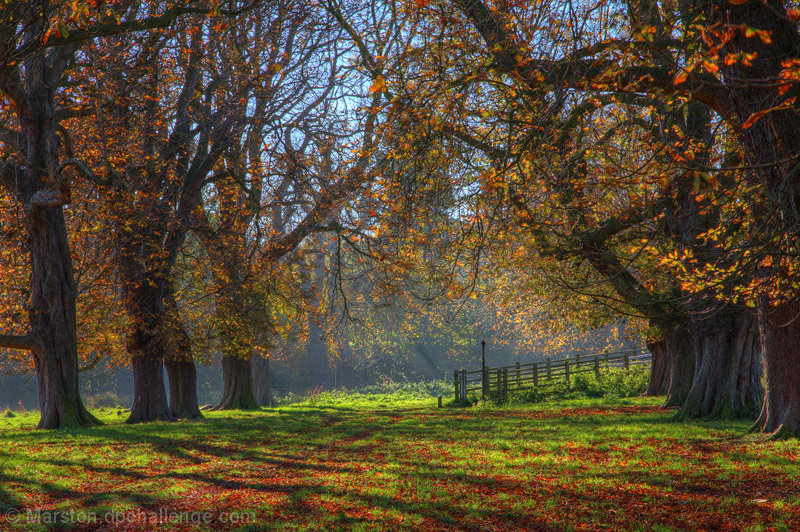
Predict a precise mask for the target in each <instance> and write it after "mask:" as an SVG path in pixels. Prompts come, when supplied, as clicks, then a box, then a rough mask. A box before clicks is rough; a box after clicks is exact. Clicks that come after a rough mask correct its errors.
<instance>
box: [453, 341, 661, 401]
mask: <svg viewBox="0 0 800 532" xmlns="http://www.w3.org/2000/svg"><path fill="white" fill-rule="evenodd" d="M650 361H651V355H650V353H639V352H637V351H636V350H631V349H629V350H626V351H615V352H612V353H596V354H590V355H577V354H573V355H572V356H567V357H564V358H560V359H556V360H551V359H550V358H549V357H548V358H546V359H545V360H544V362H531V363H527V364H521V363H519V362H517V363H516V364H514V365H513V366H500V367H494V368H490V367H484V368H482V369H478V370H465V369H462V370H455V371H454V372H453V385H454V392H455V399H456V401H465V400H467V398H468V397H470V395H473V396H480V397H486V396H491V395H495V396H497V397H499V398H500V399H501V400H506V399H508V393H509V392H512V391H518V390H526V389H531V388H539V387H544V386H550V385H552V384H556V383H559V382H566V384H567V387H568V388H569V386H570V384H571V379H572V378H573V377H574V376H575V375H577V374H580V373H592V372H593V373H594V374H595V375H596V376H597V377H598V378H599V377H600V369H601V368H613V367H624V368H625V369H629V368H630V367H631V366H633V365H637V364H648V363H650ZM475 392H477V393H475Z"/></svg>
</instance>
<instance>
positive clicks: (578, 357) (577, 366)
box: [575, 353, 581, 370]
mask: <svg viewBox="0 0 800 532" xmlns="http://www.w3.org/2000/svg"><path fill="white" fill-rule="evenodd" d="M580 367H581V354H580V353H575V369H576V370H578V369H580Z"/></svg>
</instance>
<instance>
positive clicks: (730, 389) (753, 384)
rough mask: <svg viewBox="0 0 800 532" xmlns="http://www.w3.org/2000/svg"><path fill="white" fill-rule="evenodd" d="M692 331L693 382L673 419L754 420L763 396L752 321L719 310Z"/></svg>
mask: <svg viewBox="0 0 800 532" xmlns="http://www.w3.org/2000/svg"><path fill="white" fill-rule="evenodd" d="M692 332H693V343H694V347H695V359H696V365H695V372H694V380H693V383H692V388H691V390H690V391H689V394H688V395H687V396H686V399H685V400H684V402H683V404H682V405H681V409H680V411H679V412H678V414H677V416H676V419H679V420H683V419H697V418H715V419H741V418H751V419H753V418H755V417H756V415H757V414H758V412H759V410H760V409H761V404H762V400H763V397H764V390H763V388H762V386H761V378H760V374H761V371H760V370H761V361H760V357H759V348H758V345H757V337H758V335H757V330H756V323H755V319H754V318H753V317H752V316H750V315H749V314H746V313H744V312H742V311H737V310H723V311H720V312H719V313H718V314H716V315H715V316H714V317H713V318H709V319H708V320H706V322H703V323H696V324H695V325H694V327H693V331H692Z"/></svg>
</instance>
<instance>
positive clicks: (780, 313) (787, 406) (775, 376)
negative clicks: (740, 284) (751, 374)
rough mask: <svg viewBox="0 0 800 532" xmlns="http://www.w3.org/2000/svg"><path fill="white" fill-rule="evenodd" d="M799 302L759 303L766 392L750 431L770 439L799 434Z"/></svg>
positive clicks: (797, 435)
mask: <svg viewBox="0 0 800 532" xmlns="http://www.w3.org/2000/svg"><path fill="white" fill-rule="evenodd" d="M799 316H800V302H798V301H791V302H789V303H786V304H784V305H781V306H779V307H777V308H767V307H765V306H764V307H762V310H761V313H760V316H759V330H760V334H761V345H762V350H763V354H764V375H765V377H766V392H765V397H764V405H763V407H762V409H761V414H760V415H759V416H758V419H757V420H756V422H755V424H754V425H753V428H752V430H753V431H762V432H765V433H771V437H772V438H774V439H779V438H790V437H791V438H797V437H800V347H798V346H800V317H799Z"/></svg>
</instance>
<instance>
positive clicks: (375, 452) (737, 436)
mask: <svg viewBox="0 0 800 532" xmlns="http://www.w3.org/2000/svg"><path fill="white" fill-rule="evenodd" d="M435 403H436V400H435V399H434V398H429V399H402V398H397V397H392V396H354V397H333V396H330V397H328V398H327V399H326V398H322V399H317V400H314V401H310V402H305V403H301V404H297V405H292V406H286V407H281V408H276V409H266V410H264V411H261V412H253V413H247V412H232V413H209V414H208V420H207V421H205V422H201V423H187V422H180V423H172V424H164V423H154V424H149V425H141V426H125V425H123V424H121V421H122V419H124V413H123V415H118V414H117V412H116V411H114V410H107V411H103V412H101V413H100V414H101V417H102V418H103V420H104V421H105V422H106V423H107V425H106V426H104V427H100V428H96V429H91V430H81V431H74V432H66V433H57V432H42V431H34V430H32V428H31V427H32V426H33V425H34V424H35V421H36V417H35V416H34V415H33V414H28V415H22V416H16V417H11V418H7V417H4V418H2V419H0V472H1V473H0V530H50V529H53V528H63V529H69V530H196V529H199V530H262V529H264V528H266V527H277V528H289V529H293V528H306V527H308V528H312V529H347V530H349V529H357V530H358V529H369V528H378V529H390V530H394V529H414V530H417V529H426V530H456V529H457V530H515V529H541V530H568V529H574V530H687V529H689V530H695V529H703V530H767V529H769V530H772V529H788V530H791V529H795V527H796V525H797V523H800V465H799V464H798V451H799V450H800V449H799V448H798V444H797V442H769V443H762V442H758V441H755V440H753V439H752V438H748V437H745V438H743V437H742V435H743V434H744V432H745V431H746V429H747V427H748V424H747V423H746V422H741V423H712V422H698V423H690V424H678V423H673V422H670V421H669V417H670V414H671V413H670V412H666V411H664V410H661V409H659V408H658V407H657V404H658V400H654V399H644V398H637V399H628V400H625V399H622V400H620V399H616V400H608V399H605V400H604V399H582V400H571V401H560V402H551V403H543V404H537V405H515V406H505V407H494V406H489V405H481V404H478V405H476V406H474V407H471V408H436V404H435Z"/></svg>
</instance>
